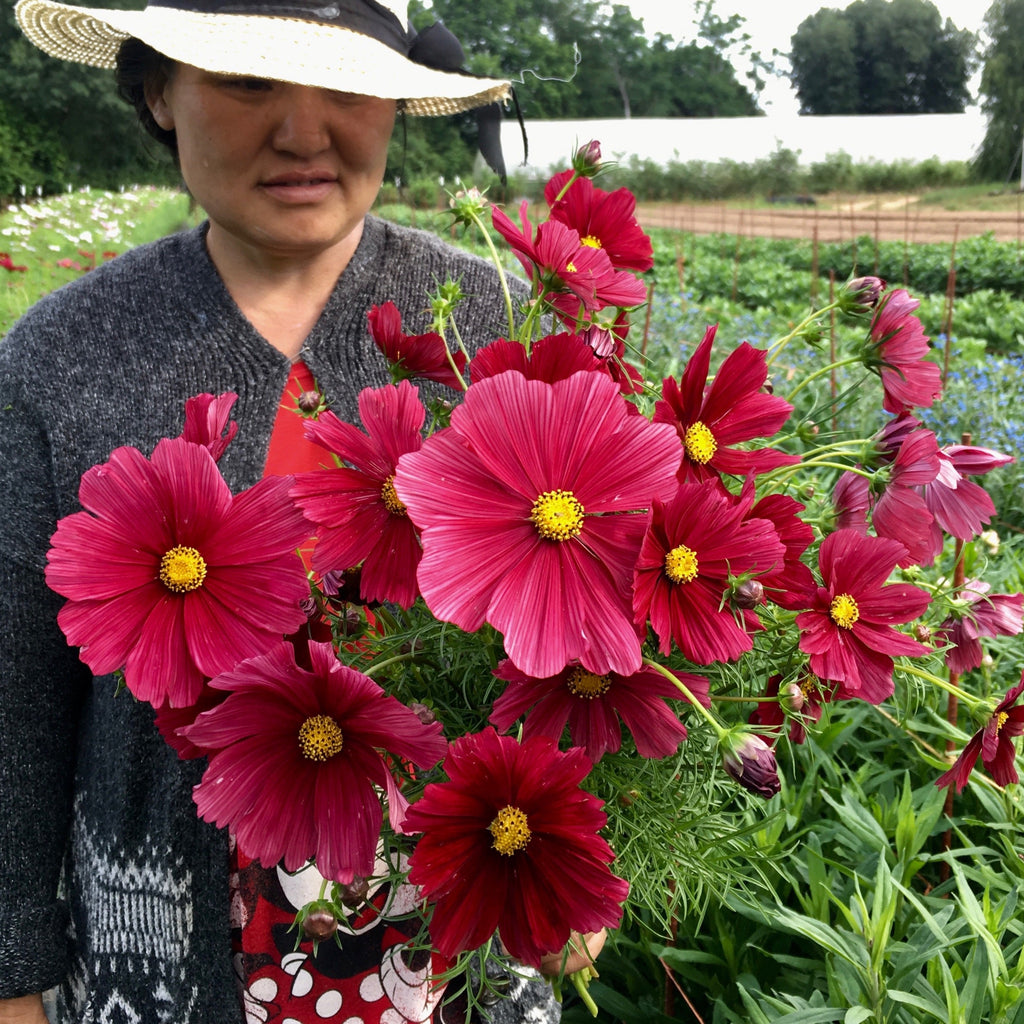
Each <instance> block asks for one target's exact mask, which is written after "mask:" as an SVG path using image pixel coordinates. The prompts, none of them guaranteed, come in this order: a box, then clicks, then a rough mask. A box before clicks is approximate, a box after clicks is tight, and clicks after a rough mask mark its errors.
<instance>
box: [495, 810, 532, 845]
mask: <svg viewBox="0 0 1024 1024" xmlns="http://www.w3.org/2000/svg"><path fill="white" fill-rule="evenodd" d="M488 830H489V831H490V833H491V835H492V836H494V842H493V843H492V844H491V846H493V847H494V849H495V850H497V851H498V853H500V854H501V855H502V856H503V857H511V856H512V854H514V853H518V852H519V851H520V850H523V849H525V848H526V844H527V843H528V842H529V841H530V827H529V825H527V823H526V815H525V814H524V813H523V812H522V811H521V810H519V808H518V807H502V809H501V810H500V811H498V816H497V817H496V818H495V819H494V821H492V822H491V824H490V825H489V826H488Z"/></svg>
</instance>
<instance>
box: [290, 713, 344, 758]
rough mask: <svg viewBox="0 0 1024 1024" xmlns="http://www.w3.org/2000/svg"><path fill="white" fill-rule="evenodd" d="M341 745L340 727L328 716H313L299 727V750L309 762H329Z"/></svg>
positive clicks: (338, 752)
mask: <svg viewBox="0 0 1024 1024" xmlns="http://www.w3.org/2000/svg"><path fill="white" fill-rule="evenodd" d="M343 744H344V740H343V737H342V735H341V726H340V725H338V723H337V722H336V721H335V720H334V719H333V718H331V716H330V715H313V716H312V717H311V718H307V719H306V720H305V721H304V722H303V723H302V725H301V726H299V748H300V749H301V750H302V756H303V757H305V758H306V759H307V760H309V761H330V759H331V758H332V757H334V756H335V754H340V753H341V748H342V746H343Z"/></svg>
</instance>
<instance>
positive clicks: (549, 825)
mask: <svg viewBox="0 0 1024 1024" xmlns="http://www.w3.org/2000/svg"><path fill="white" fill-rule="evenodd" d="M590 768H591V763H590V761H589V760H587V758H586V756H585V755H584V753H583V751H582V750H579V749H578V748H575V747H574V748H573V749H571V750H568V751H565V752H564V753H563V752H562V751H560V750H559V749H558V747H557V745H556V744H555V742H554V741H553V740H551V739H549V738H547V737H546V736H534V737H533V738H531V739H527V740H523V742H522V744H520V743H517V742H516V740H515V739H514V738H513V737H511V736H499V735H498V734H497V733H496V732H495V731H494V730H493V729H487V730H485V731H484V732H480V733H474V734H471V735H468V736H461V737H459V739H457V740H455V742H454V743H452V745H451V748H450V750H449V752H448V756H447V758H446V759H445V762H444V770H445V772H446V773H447V774H448V778H449V781H448V782H443V783H431V784H430V785H428V786H427V787H426V791H425V792H424V794H423V796H422V797H421V798H420V799H419V800H417V801H416V803H414V804H413V805H412V806H411V807H410V808H409V813H408V815H407V817H406V826H407V828H408V829H409V830H410V831H414V832H422V833H423V834H422V836H421V837H420V839H419V841H418V843H417V845H416V849H415V850H414V851H413V854H412V857H411V858H410V861H409V881H410V882H411V883H412V884H413V885H419V886H421V887H422V890H423V895H424V897H425V898H426V899H427V901H428V902H430V903H433V904H435V905H436V911H435V913H434V915H433V917H432V919H431V924H430V937H431V939H432V940H433V942H434V945H435V946H436V947H437V949H438V951H439V952H440V953H442V954H443V955H444V956H446V957H449V958H454V957H455V956H457V955H458V954H459V953H461V952H463V951H464V950H469V949H476V948H477V947H478V946H480V945H482V944H483V943H484V942H486V941H487V940H488V939H489V938H490V937H491V936H492V935H493V934H494V932H495V930H497V931H498V932H499V933H500V935H501V941H502V943H503V945H504V946H505V948H506V949H507V950H508V951H509V953H511V954H512V956H514V957H517V958H518V959H520V960H522V961H523V962H524V963H527V964H531V965H532V966H534V967H539V966H540V960H541V957H542V956H543V955H544V954H545V953H553V952H555V951H557V950H560V949H562V948H563V947H564V946H565V944H566V942H567V941H568V939H569V934H570V932H573V931H577V932H583V933H586V932H593V931H599V930H600V929H602V928H614V927H615V926H616V925H618V923H619V920H620V918H621V916H622V908H621V906H620V904H621V903H622V901H623V900H625V898H626V896H627V895H628V893H629V885H628V883H627V882H625V881H623V879H621V878H617V877H616V876H615V875H613V874H612V873H611V871H610V870H609V868H608V864H609V863H610V862H611V861H612V860H613V858H614V855H613V853H612V851H611V849H610V847H609V846H608V844H607V843H606V842H605V841H604V840H603V839H602V838H601V837H600V836H599V835H598V832H599V831H600V829H601V828H603V827H604V824H605V821H606V815H605V813H604V811H603V810H602V809H601V801H600V800H598V799H597V797H595V796H592V795H591V794H590V793H587V792H585V791H583V790H582V789H580V788H579V785H580V783H581V782H582V781H583V778H584V776H586V774H587V772H588V771H589V770H590Z"/></svg>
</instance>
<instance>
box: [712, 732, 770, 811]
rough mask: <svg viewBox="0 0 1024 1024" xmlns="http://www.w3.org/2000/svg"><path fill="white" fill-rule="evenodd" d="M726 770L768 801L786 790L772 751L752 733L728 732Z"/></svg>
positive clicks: (723, 742) (725, 739) (724, 763)
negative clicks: (782, 790) (780, 779)
mask: <svg viewBox="0 0 1024 1024" xmlns="http://www.w3.org/2000/svg"><path fill="white" fill-rule="evenodd" d="M722 746H723V747H724V748H725V752H724V753H723V755H722V767H723V768H724V769H725V771H726V774H727V775H729V776H730V777H731V778H732V779H734V780H735V781H736V782H738V783H739V784H740V785H741V786H742V787H743V788H744V789H746V790H748V791H749V792H751V793H755V794H757V796H763V797H764V798H765V799H766V800H768V799H770V798H771V797H773V796H775V794H776V793H778V792H779V790H780V789H781V788H782V785H781V783H780V782H779V770H778V766H777V765H776V763H775V754H774V753H773V752H772V748H771V747H769V746H768V744H767V743H765V741H764V740H763V739H761V737H760V736H757V735H755V734H754V733H752V732H736V733H728V734H727V735H726V736H725V737H724V738H723V739H722Z"/></svg>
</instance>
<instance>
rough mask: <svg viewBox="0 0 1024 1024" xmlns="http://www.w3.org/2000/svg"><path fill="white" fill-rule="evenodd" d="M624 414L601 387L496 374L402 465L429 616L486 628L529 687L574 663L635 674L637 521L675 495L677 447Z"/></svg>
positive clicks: (400, 476) (582, 378) (402, 490)
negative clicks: (498, 637)
mask: <svg viewBox="0 0 1024 1024" xmlns="http://www.w3.org/2000/svg"><path fill="white" fill-rule="evenodd" d="M627 405H628V403H627V402H626V401H625V400H624V399H623V398H622V397H621V396H620V395H619V392H618V388H617V387H616V385H615V383H614V381H612V380H610V379H609V378H608V377H606V376H605V375H604V374H600V373H575V374H573V375H572V376H571V377H568V378H566V379H565V380H560V381H556V382H555V383H554V384H547V383H545V382H544V381H539V380H528V379H527V378H526V377H524V376H523V375H522V374H520V373H513V372H506V373H501V374H499V375H498V376H496V377H489V378H487V379H485V380H481V381H479V382H478V383H476V384H474V385H472V387H470V389H469V390H468V391H467V392H466V398H465V401H463V402H462V404H460V405H459V406H458V407H457V408H456V409H455V411H454V412H453V413H452V419H451V426H450V427H449V428H447V429H445V430H441V431H439V432H437V433H435V434H433V435H432V436H431V437H429V438H428V439H427V440H426V441H425V442H424V444H423V448H422V449H421V450H420V451H419V452H412V453H410V454H408V455H405V456H403V457H402V460H401V462H400V463H399V465H398V472H397V473H396V474H395V490H396V492H397V493H398V496H399V498H400V499H401V500H402V501H403V502H404V503H405V505H406V506H407V507H408V510H409V515H410V517H411V518H412V520H413V522H414V523H415V524H416V525H417V526H418V527H419V528H420V531H421V541H422V544H423V560H422V561H421V563H420V568H419V576H418V578H419V585H420V590H421V591H422V593H423V597H424V599H425V600H426V603H427V605H428V607H429V608H430V610H431V611H432V612H433V614H434V616H435V617H436V618H438V619H441V620H443V621H446V622H452V623H454V624H455V625H457V626H459V627H460V628H461V629H464V630H466V631H467V632H474V631H475V630H477V629H479V628H480V626H482V625H483V624H484V622H489V623H490V624H491V625H492V626H494V628H495V629H497V630H499V631H500V632H501V633H502V634H504V641H505V650H506V653H507V654H508V656H509V657H510V658H511V659H512V661H513V663H514V664H515V665H516V667H517V668H519V669H520V670H521V671H523V672H526V673H527V674H529V675H531V676H536V677H537V678H541V679H543V678H547V677H550V676H553V675H555V674H556V673H558V672H561V670H562V669H563V668H565V666H566V665H568V664H569V663H570V662H574V661H578V662H579V663H580V664H581V665H583V667H584V668H585V669H587V670H588V671H590V672H594V673H596V674H598V675H604V674H605V673H606V672H618V673H620V674H621V675H630V674H632V673H633V672H635V671H636V670H637V669H638V668H639V667H640V641H639V638H638V636H637V633H636V630H635V629H634V627H633V624H632V613H631V609H630V603H629V602H630V582H631V580H632V573H633V564H634V562H635V560H636V555H637V552H638V551H639V549H640V540H641V537H642V534H643V530H644V516H643V515H637V514H636V513H638V512H645V511H647V509H649V508H650V504H651V500H652V498H655V497H658V496H659V495H662V494H664V493H666V492H668V491H671V489H672V487H673V485H674V473H675V468H676V466H677V465H678V461H679V442H678V439H677V437H676V434H675V431H673V430H672V429H671V428H670V427H668V426H666V425H662V424H652V423H649V422H648V421H647V419H646V418H645V417H643V416H638V415H636V414H635V412H634V413H632V414H631V413H630V411H629V410H628V408H627Z"/></svg>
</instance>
